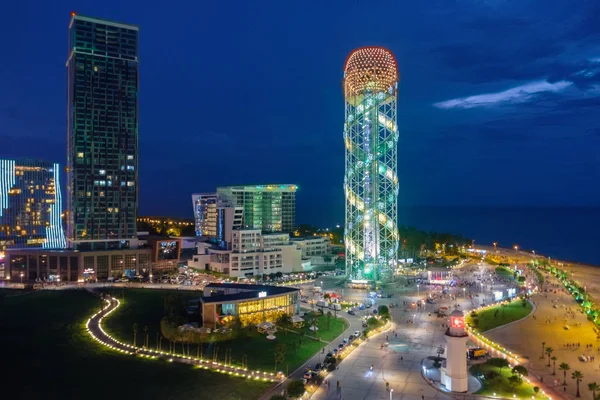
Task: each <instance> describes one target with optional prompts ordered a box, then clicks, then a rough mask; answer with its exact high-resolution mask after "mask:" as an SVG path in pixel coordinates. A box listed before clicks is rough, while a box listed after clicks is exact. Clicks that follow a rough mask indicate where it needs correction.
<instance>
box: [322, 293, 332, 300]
mask: <svg viewBox="0 0 600 400" xmlns="http://www.w3.org/2000/svg"><path fill="white" fill-rule="evenodd" d="M323 298H324V299H325V300H329V299H331V295H330V294H329V293H325V294H324V295H323Z"/></svg>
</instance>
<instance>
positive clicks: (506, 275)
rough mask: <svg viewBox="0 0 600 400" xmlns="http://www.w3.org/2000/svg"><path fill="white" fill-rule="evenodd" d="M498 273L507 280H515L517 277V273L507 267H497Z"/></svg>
mask: <svg viewBox="0 0 600 400" xmlns="http://www.w3.org/2000/svg"><path fill="white" fill-rule="evenodd" d="M496 273H497V274H498V275H500V277H501V278H505V279H514V277H515V273H514V272H513V271H511V270H509V269H508V268H505V267H496Z"/></svg>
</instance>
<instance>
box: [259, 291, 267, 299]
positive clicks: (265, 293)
mask: <svg viewBox="0 0 600 400" xmlns="http://www.w3.org/2000/svg"><path fill="white" fill-rule="evenodd" d="M261 297H267V292H258V298H261Z"/></svg>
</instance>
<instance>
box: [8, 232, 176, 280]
mask: <svg viewBox="0 0 600 400" xmlns="http://www.w3.org/2000/svg"><path fill="white" fill-rule="evenodd" d="M127 245H128V247H126V248H125V247H123V248H115V249H109V248H106V249H102V250H75V249H64V250H49V249H15V250H8V251H7V252H6V257H5V263H4V264H5V267H4V279H7V280H12V281H14V282H20V281H21V280H22V281H24V282H27V281H29V282H34V281H37V280H41V281H62V282H83V281H96V280H100V281H102V280H107V279H113V278H114V279H117V278H121V277H130V278H133V277H135V276H140V275H141V276H146V277H152V276H153V274H154V275H159V274H161V273H163V272H166V271H171V270H173V269H174V268H176V267H177V263H178V262H179V259H180V255H181V241H180V240H179V239H178V238H168V237H162V236H139V239H133V240H130V241H127Z"/></svg>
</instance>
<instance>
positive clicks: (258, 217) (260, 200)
mask: <svg viewBox="0 0 600 400" xmlns="http://www.w3.org/2000/svg"><path fill="white" fill-rule="evenodd" d="M296 190H297V186H296V185H275V184H273V185H255V186H227V187H220V188H217V195H218V196H219V198H222V199H225V200H227V201H230V202H232V203H233V204H234V205H235V206H238V207H243V209H244V217H243V224H244V228H247V229H260V230H261V231H263V232H286V233H290V232H293V231H294V228H295V225H296Z"/></svg>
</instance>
